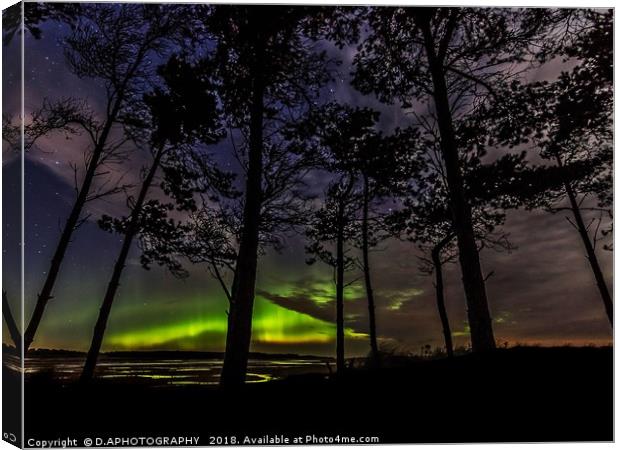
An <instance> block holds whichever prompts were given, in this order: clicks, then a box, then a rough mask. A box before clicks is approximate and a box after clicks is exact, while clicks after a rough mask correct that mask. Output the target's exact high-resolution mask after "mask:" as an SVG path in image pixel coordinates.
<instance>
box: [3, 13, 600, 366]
mask: <svg viewBox="0 0 620 450" xmlns="http://www.w3.org/2000/svg"><path fill="white" fill-rule="evenodd" d="M42 29H43V37H42V39H40V40H36V39H34V38H33V37H32V36H30V35H27V36H26V46H27V56H26V112H28V111H31V110H33V109H35V108H36V107H37V106H38V105H40V103H41V102H42V101H43V99H44V98H46V97H49V98H54V97H58V96H62V95H67V94H68V93H69V94H70V95H74V96H76V97H80V98H86V99H88V102H89V105H90V106H91V107H92V108H93V109H94V110H95V111H97V108H100V98H101V97H100V96H101V89H102V88H101V86H99V85H98V84H97V83H96V82H94V81H89V80H88V79H77V78H76V77H74V76H73V75H71V74H70V72H69V71H68V70H67V69H66V67H65V66H64V59H63V54H62V49H61V47H60V45H59V44H58V40H59V39H60V38H61V37H62V35H63V33H65V32H66V30H65V29H64V28H63V26H59V25H57V24H55V23H53V24H52V23H49V24H44V25H43V27H42ZM5 51H15V49H9V50H5ZM331 51H333V52H337V50H335V49H332V50H331ZM351 52H352V49H349V48H345V49H344V50H342V51H340V52H339V53H338V55H337V56H338V57H339V58H342V59H343V60H344V61H345V70H343V71H342V73H343V77H346V73H347V69H346V64H349V63H350V61H351V54H352V53H351ZM541 70H542V72H544V71H549V70H552V69H549V67H544V68H543V69H541ZM7 75H8V76H7ZM7 75H5V77H4V81H3V82H4V83H5V85H4V88H5V89H16V87H17V84H18V82H19V74H18V73H13V74H7ZM541 76H543V75H541ZM330 91H331V95H333V96H334V97H335V98H336V99H339V100H346V101H348V102H351V103H353V104H359V105H369V106H373V107H375V108H377V109H379V110H381V111H382V114H383V116H382V117H383V119H382V124H381V125H382V126H383V127H385V129H386V130H387V129H392V128H394V127H396V126H403V125H405V124H406V123H407V120H408V119H407V117H406V116H405V115H404V113H403V112H402V111H401V110H399V108H398V107H396V106H386V105H382V104H380V103H378V102H377V101H376V99H374V98H372V97H365V96H362V95H361V94H359V93H358V92H356V91H355V90H354V89H353V88H352V87H350V86H349V85H348V83H347V82H346V81H345V80H344V79H340V80H338V81H337V82H335V83H333V85H332V86H331V87H330ZM17 106H18V105H13V107H14V108H17ZM99 112H100V111H99ZM222 145H223V146H225V145H226V144H222ZM82 150H83V143H82V142H81V141H80V137H79V136H74V137H71V138H70V139H65V138H64V136H54V137H51V138H46V139H43V140H42V141H41V142H40V143H39V145H38V147H36V148H34V149H33V150H32V151H31V152H30V153H29V154H28V155H27V156H26V164H25V167H26V172H25V177H26V185H25V189H26V191H25V201H26V205H27V206H26V211H25V215H26V224H25V227H26V229H25V234H26V262H25V266H26V280H25V284H26V291H25V293H24V294H25V301H26V302H25V311H26V318H25V319H26V320H27V319H28V314H29V311H31V309H32V306H33V304H34V299H35V298H36V294H37V292H38V289H40V283H41V282H42V275H43V271H44V270H46V267H47V265H48V262H49V259H50V257H51V252H52V250H53V247H54V245H55V242H56V240H57V239H58V234H59V223H62V221H63V220H64V218H65V217H66V215H67V214H68V209H69V207H70V204H71V201H72V199H73V195H74V192H73V186H72V183H73V172H72V169H71V166H70V164H71V163H73V162H75V161H76V160H79V158H80V157H81V152H82ZM143 156H144V155H141V153H140V152H139V151H136V152H135V155H134V158H133V159H132V161H131V162H130V164H132V165H136V166H137V165H139V164H140V161H141V158H142V157H143ZM223 162H224V163H225V164H231V162H230V161H227V160H226V159H225V158H224V161H223ZM118 170H119V171H121V170H124V169H118ZM3 171H4V177H5V183H6V184H5V189H7V186H8V189H9V195H10V197H12V198H14V199H18V198H19V189H18V186H19V180H18V175H19V173H18V171H19V159H18V158H17V157H16V155H14V154H11V153H10V151H7V150H6V149H4V150H3ZM18 207H19V205H18V202H17V201H16V202H15V203H14V204H12V205H10V208H12V209H15V208H18ZM123 208H124V199H123V198H109V199H105V200H104V201H101V202H97V203H93V204H92V205H90V211H89V213H92V219H91V220H89V221H88V222H86V223H85V225H84V226H83V227H82V228H80V229H79V230H78V232H77V233H76V238H75V240H74V242H73V243H72V246H71V248H70V250H69V253H68V255H67V258H66V260H65V262H64V264H65V266H64V269H63V271H62V273H61V276H60V278H59V281H58V284H57V288H56V291H55V298H54V299H53V300H52V302H51V303H50V305H49V309H48V311H47V313H46V316H45V318H44V320H43V322H42V324H41V328H40V330H39V333H38V335H37V338H36V340H35V342H34V347H39V348H62V349H71V350H85V349H86V348H87V345H88V342H89V339H90V337H91V334H92V327H93V324H94V321H95V318H96V315H97V310H98V307H99V304H100V301H101V297H102V295H103V291H104V288H105V283H106V281H107V277H108V276H109V272H110V269H111V267H112V264H113V262H114V258H115V256H116V253H117V252H118V247H119V245H120V238H119V237H118V236H115V235H110V234H107V233H105V232H103V231H101V230H100V229H99V228H98V227H97V225H96V223H95V222H96V219H97V217H98V216H99V215H100V214H101V213H104V212H105V213H108V214H114V213H117V212H119V211H121V212H122V211H123ZM505 228H506V231H507V232H508V233H509V234H510V236H511V239H512V241H513V243H514V245H515V246H516V247H517V248H516V249H515V250H514V251H513V252H512V253H510V254H507V253H494V252H492V251H486V252H484V253H483V255H482V258H483V264H484V266H485V270H486V272H487V273H489V272H491V271H493V272H494V275H493V276H492V277H491V278H490V279H489V282H488V290H489V298H490V299H491V300H490V301H491V308H492V310H493V316H494V318H495V328H496V330H497V331H496V334H497V337H498V338H499V339H500V340H502V341H507V342H510V343H541V344H563V343H574V344H587V343H593V344H606V343H609V342H610V341H611V333H610V331H609V329H608V327H607V326H606V323H605V317H604V313H603V311H602V310H601V308H600V305H599V300H598V299H597V293H596V291H595V289H594V285H593V279H592V276H591V273H590V272H589V270H588V268H587V261H586V260H585V258H584V256H583V254H582V249H581V247H580V242H579V239H578V236H577V235H576V234H575V233H574V231H573V230H572V229H571V228H570V226H569V225H568V224H566V222H565V220H564V218H563V217H562V216H561V215H555V216H553V215H549V214H546V213H543V212H525V211H518V212H512V213H510V214H509V217H508V222H507V225H506V227H505ZM532 230H534V232H532ZM4 239H5V240H9V241H16V240H17V239H19V230H18V229H16V228H15V227H12V228H11V227H8V228H7V227H5V229H4ZM287 244H288V245H287V248H286V249H285V250H283V251H282V253H277V252H275V251H269V252H268V253H267V254H266V255H264V256H263V257H262V258H261V262H260V268H259V275H258V277H259V279H258V284H257V298H256V301H255V309H254V322H253V347H252V348H253V350H255V351H266V352H290V353H312V354H320V355H332V354H333V348H334V338H335V324H334V315H335V312H334V291H335V287H334V284H333V281H332V278H333V274H332V273H331V270H330V269H329V268H327V267H325V266H321V265H320V264H316V265H312V266H308V265H307V264H306V263H305V254H304V240H303V237H302V236H290V237H289V238H288V241H287ZM6 251H13V250H6V249H5V252H6ZM611 256H612V255H611V253H606V252H604V253H603V254H602V256H601V261H602V264H603V267H604V269H605V272H606V274H607V275H608V276H609V279H611V270H610V269H611V263H612V257H611ZM372 264H373V268H374V271H375V272H374V277H375V283H376V291H377V303H378V312H377V315H378V332H379V338H380V342H381V344H382V345H386V346H391V347H398V348H402V349H404V350H410V351H417V350H418V349H419V348H420V347H421V346H423V345H427V344H428V345H432V346H438V345H441V331H440V330H441V329H440V323H439V318H438V317H437V313H436V309H435V304H434V300H433V298H434V297H433V285H432V280H431V279H430V278H429V277H427V276H424V275H422V274H420V272H419V271H418V267H419V260H418V256H417V253H416V250H415V247H414V246H413V245H411V244H409V243H407V242H400V241H396V240H391V241H387V242H386V243H385V244H382V246H380V248H379V249H378V251H376V252H374V253H373V254H372ZM187 268H188V270H189V271H190V276H189V277H188V278H187V279H185V280H178V279H175V278H174V277H172V276H171V275H170V274H168V273H166V272H165V271H164V270H162V269H160V268H158V267H155V268H153V269H152V270H150V271H145V270H143V269H142V267H141V266H140V264H139V255H138V252H137V249H134V253H133V254H132V256H131V259H130V261H129V266H128V268H127V270H126V272H125V273H124V277H123V280H122V282H121V289H120V291H119V295H118V299H117V301H116V303H115V306H114V310H113V311H112V315H111V319H110V325H109V329H108V333H107V334H106V338H105V341H104V344H103V349H104V350H138V349H140V350H176V349H179V350H202V351H221V350H223V346H224V341H225V336H226V321H227V318H226V317H227V316H226V309H227V300H226V299H225V297H224V294H223V292H222V291H221V289H220V287H219V285H218V283H217V282H216V281H215V280H214V279H212V278H211V277H210V276H209V274H208V273H207V272H206V271H205V270H204V268H203V267H200V266H195V267H191V266H188V267H187ZM7 270H8V274H9V277H8V278H9V279H5V281H4V283H5V284H4V285H5V288H6V289H7V291H8V293H9V297H10V301H11V303H12V304H13V305H14V307H15V308H17V305H18V301H19V298H16V294H15V293H17V292H18V281H17V280H18V278H19V273H18V268H17V267H9V268H8V269H7ZM446 276H447V286H446V290H447V292H446V295H447V305H448V312H449V315H450V319H451V322H452V323H453V324H454V330H453V331H454V337H455V340H456V341H457V343H458V344H459V345H463V344H466V343H467V339H468V333H467V327H466V325H465V324H466V312H465V302H464V300H463V294H462V292H461V290H460V289H459V284H460V275H459V273H458V268H457V267H455V266H450V267H449V268H447V270H446ZM348 277H349V280H348V281H349V282H352V284H351V285H350V286H349V287H348V289H347V291H346V295H345V297H346V312H345V313H346V327H347V332H346V335H347V352H348V354H349V355H350V356H353V355H362V354H365V353H367V351H368V342H367V336H366V333H367V319H366V318H367V315H366V304H365V294H364V289H363V283H362V281H361V280H357V281H356V278H357V277H358V275H356V274H350V275H348ZM550 323H551V324H553V326H549V324H550ZM3 339H4V341H5V342H8V340H9V339H10V338H9V337H8V335H7V330H6V327H5V326H3Z"/></svg>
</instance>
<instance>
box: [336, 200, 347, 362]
mask: <svg viewBox="0 0 620 450" xmlns="http://www.w3.org/2000/svg"><path fill="white" fill-rule="evenodd" d="M343 209H344V205H343V204H342V202H341V204H340V206H339V211H338V231H337V236H336V371H337V373H339V374H342V373H343V372H344V370H345V368H346V367H345V358H344V211H343Z"/></svg>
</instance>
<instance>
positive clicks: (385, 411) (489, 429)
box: [25, 347, 613, 445]
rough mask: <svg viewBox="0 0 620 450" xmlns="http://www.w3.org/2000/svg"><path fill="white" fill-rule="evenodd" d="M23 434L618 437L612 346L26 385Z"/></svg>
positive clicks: (417, 439)
mask: <svg viewBox="0 0 620 450" xmlns="http://www.w3.org/2000/svg"><path fill="white" fill-rule="evenodd" d="M25 404H26V439H28V438H44V439H54V438H66V437H73V438H78V439H81V438H84V437H90V438H95V437H97V436H102V437H106V438H107V437H109V436H172V435H182V436H191V435H199V436H201V439H200V445H208V444H209V442H208V440H209V439H208V437H209V436H221V437H223V436H229V437H230V436H235V437H237V439H240V438H242V437H243V436H246V435H247V436H264V435H266V434H270V435H275V434H284V435H286V436H289V437H291V438H292V437H295V436H304V437H305V436H306V435H309V434H314V435H316V436H323V435H328V436H334V435H336V434H339V435H341V436H378V437H379V438H380V442H381V443H398V442H401V443H405V442H410V443H424V442H490V441H511V442H514V441H527V442H530V441H575V440H577V441H611V440H613V351H612V349H611V348H570V347H567V348H550V349H549V348H515V349H509V350H498V351H496V352H495V353H492V354H488V355H484V356H480V355H473V354H470V355H465V356H460V357H457V358H455V359H454V360H453V361H449V360H445V359H444V360H433V361H418V362H412V363H410V364H408V365H406V366H405V367H398V368H385V369H383V370H374V371H371V370H367V371H366V370H356V371H354V372H351V373H349V374H347V375H346V376H342V377H338V378H336V377H332V378H329V379H328V378H326V377H325V376H323V375H321V376H319V375H317V376H312V375H307V376H294V377H290V378H288V379H286V380H282V381H272V382H268V383H259V384H254V385H248V386H246V387H245V388H244V389H242V390H241V391H239V392H236V393H226V392H222V391H220V390H219V389H217V388H215V387H200V386H194V387H159V388H153V387H148V386H143V385H119V384H111V383H109V382H106V383H101V382H100V383H93V384H92V385H91V386H90V387H87V388H80V387H77V386H66V387H63V386H60V385H57V384H55V383H53V382H49V381H44V380H42V379H32V380H30V381H27V382H26V403H25Z"/></svg>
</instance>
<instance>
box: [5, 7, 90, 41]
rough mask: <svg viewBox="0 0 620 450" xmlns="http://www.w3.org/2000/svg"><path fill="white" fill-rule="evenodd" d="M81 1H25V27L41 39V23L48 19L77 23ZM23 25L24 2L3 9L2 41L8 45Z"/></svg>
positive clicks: (69, 23) (70, 24)
mask: <svg viewBox="0 0 620 450" xmlns="http://www.w3.org/2000/svg"><path fill="white" fill-rule="evenodd" d="M81 6H82V5H81V4H79V3H54V2H47V3H46V2H28V3H26V2H24V3H23V7H24V14H23V18H24V23H23V26H24V29H25V30H26V31H28V32H29V33H30V34H31V35H32V36H33V37H34V38H35V39H41V36H42V34H43V32H42V30H41V28H40V24H41V23H42V22H46V21H48V20H55V21H59V22H63V23H66V24H68V25H69V26H73V25H75V22H76V20H77V18H78V16H79V14H80V11H81ZM21 27H22V3H18V4H16V5H14V6H12V7H9V8H7V9H5V10H3V11H2V43H3V44H4V45H5V46H8V45H9V44H10V43H11V42H12V40H13V38H14V37H15V35H16V34H19V32H20V31H21Z"/></svg>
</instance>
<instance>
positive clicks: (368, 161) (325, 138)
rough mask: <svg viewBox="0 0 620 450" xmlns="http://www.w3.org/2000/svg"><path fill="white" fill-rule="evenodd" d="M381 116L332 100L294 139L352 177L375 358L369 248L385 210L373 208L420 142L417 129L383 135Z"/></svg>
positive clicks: (402, 176) (401, 184) (401, 175)
mask: <svg viewBox="0 0 620 450" xmlns="http://www.w3.org/2000/svg"><path fill="white" fill-rule="evenodd" d="M378 120H379V113H378V112H376V111H374V110H372V109H369V108H354V107H351V106H348V105H340V104H336V103H330V104H327V105H325V106H324V107H322V108H320V109H318V110H316V111H314V112H312V114H310V116H309V117H308V118H307V119H306V120H305V121H303V122H302V123H301V124H300V125H299V126H298V127H297V130H296V131H297V133H296V138H297V139H300V140H301V142H302V143H300V144H298V145H306V146H308V147H309V148H310V149H311V151H312V152H314V153H316V154H319V155H322V156H321V159H322V162H321V163H320V166H319V167H320V168H321V169H328V170H330V171H334V172H335V173H337V174H341V175H342V174H344V173H348V174H350V176H351V177H352V183H353V185H352V193H351V194H352V200H353V199H354V198H356V199H357V201H358V214H357V217H356V219H355V220H356V222H357V223H359V224H360V226H359V229H358V232H357V235H356V236H351V239H352V240H353V244H354V245H356V246H357V247H359V248H360V250H361V254H362V261H361V269H362V271H363V273H364V285H365V288H366V297H367V301H368V321H369V337H370V347H371V354H372V357H373V359H374V361H375V362H378V360H379V348H378V344H377V326H376V318H375V296H374V291H373V288H372V277H371V269H370V249H371V248H372V247H374V246H376V245H377V243H378V241H379V240H380V239H381V238H382V236H380V234H379V233H378V232H379V229H380V227H381V214H380V213H377V212H374V213H373V211H372V207H373V204H374V203H376V202H377V201H378V200H380V199H385V198H386V197H389V196H392V195H395V194H396V192H397V191H398V190H399V189H400V190H402V189H404V188H405V185H406V183H407V181H408V180H409V178H410V177H411V170H412V167H411V163H412V158H411V157H410V155H411V154H413V152H412V151H411V147H412V146H415V145H416V144H417V134H416V133H412V132H411V130H406V131H404V132H403V131H402V130H400V129H397V130H395V132H394V133H393V134H392V135H389V136H384V135H383V134H382V133H381V132H379V131H378V130H377V129H376V128H377V126H378ZM353 193H354V195H353ZM328 197H329V196H328ZM351 208H353V206H351ZM352 213H353V211H352V212H351V214H352ZM386 236H387V235H386Z"/></svg>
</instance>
